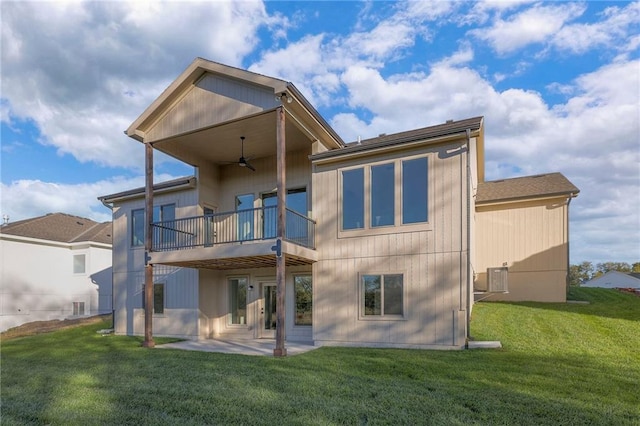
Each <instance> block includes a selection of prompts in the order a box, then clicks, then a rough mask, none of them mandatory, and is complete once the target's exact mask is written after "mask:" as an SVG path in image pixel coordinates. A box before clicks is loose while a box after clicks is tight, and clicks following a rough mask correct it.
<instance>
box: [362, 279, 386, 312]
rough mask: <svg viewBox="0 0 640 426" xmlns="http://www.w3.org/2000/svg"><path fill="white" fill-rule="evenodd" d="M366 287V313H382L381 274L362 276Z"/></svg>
mask: <svg viewBox="0 0 640 426" xmlns="http://www.w3.org/2000/svg"><path fill="white" fill-rule="evenodd" d="M362 282H363V287H364V314H365V315H381V314H382V310H381V303H380V302H381V300H382V295H381V290H382V289H381V287H380V275H364V276H363V277H362Z"/></svg>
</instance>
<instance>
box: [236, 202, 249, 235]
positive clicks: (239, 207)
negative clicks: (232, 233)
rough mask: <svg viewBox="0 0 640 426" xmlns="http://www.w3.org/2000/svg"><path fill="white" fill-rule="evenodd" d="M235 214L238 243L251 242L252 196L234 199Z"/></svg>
mask: <svg viewBox="0 0 640 426" xmlns="http://www.w3.org/2000/svg"><path fill="white" fill-rule="evenodd" d="M236 212H237V213H236V214H237V217H238V219H237V223H238V235H237V239H238V240H239V241H243V240H253V194H245V195H238V196H237V197H236Z"/></svg>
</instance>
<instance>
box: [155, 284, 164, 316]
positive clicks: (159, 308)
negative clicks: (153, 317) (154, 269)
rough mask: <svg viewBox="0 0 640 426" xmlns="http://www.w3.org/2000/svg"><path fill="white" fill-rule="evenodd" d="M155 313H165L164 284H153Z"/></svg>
mask: <svg viewBox="0 0 640 426" xmlns="http://www.w3.org/2000/svg"><path fill="white" fill-rule="evenodd" d="M153 313H154V314H164V284H154V285H153Z"/></svg>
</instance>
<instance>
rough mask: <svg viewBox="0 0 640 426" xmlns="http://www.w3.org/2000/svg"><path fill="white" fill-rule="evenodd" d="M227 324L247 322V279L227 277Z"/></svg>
mask: <svg viewBox="0 0 640 426" xmlns="http://www.w3.org/2000/svg"><path fill="white" fill-rule="evenodd" d="M229 313H230V315H229V317H230V318H229V324H232V325H233V324H237V325H245V324H246V323H247V322H246V321H247V279H246V278H230V279H229Z"/></svg>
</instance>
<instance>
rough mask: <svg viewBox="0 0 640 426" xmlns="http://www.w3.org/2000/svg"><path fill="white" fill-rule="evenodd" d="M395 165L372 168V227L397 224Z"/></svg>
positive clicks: (389, 164)
mask: <svg viewBox="0 0 640 426" xmlns="http://www.w3.org/2000/svg"><path fill="white" fill-rule="evenodd" d="M394 204H395V173H394V167H393V163H388V164H382V165H380V166H372V167H371V227H376V226H387V225H393V224H394V223H395V213H394V211H395V209H394Z"/></svg>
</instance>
